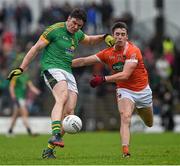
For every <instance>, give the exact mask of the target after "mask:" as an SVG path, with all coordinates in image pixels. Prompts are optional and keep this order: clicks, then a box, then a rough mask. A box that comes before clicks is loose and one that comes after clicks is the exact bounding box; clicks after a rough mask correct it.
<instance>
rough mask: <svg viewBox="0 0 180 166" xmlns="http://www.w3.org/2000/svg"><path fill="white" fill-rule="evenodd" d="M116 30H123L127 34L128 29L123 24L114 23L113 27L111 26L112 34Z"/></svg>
mask: <svg viewBox="0 0 180 166" xmlns="http://www.w3.org/2000/svg"><path fill="white" fill-rule="evenodd" d="M117 28H124V29H126V31H127V33H128V27H127V25H126V23H124V22H116V23H114V25H113V26H112V33H114V31H115V29H117Z"/></svg>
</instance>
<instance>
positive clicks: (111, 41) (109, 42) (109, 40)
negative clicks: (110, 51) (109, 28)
mask: <svg viewBox="0 0 180 166" xmlns="http://www.w3.org/2000/svg"><path fill="white" fill-rule="evenodd" d="M104 41H105V43H106V44H107V45H108V46H109V47H112V46H114V44H115V39H114V37H113V36H111V35H109V34H105V35H104Z"/></svg>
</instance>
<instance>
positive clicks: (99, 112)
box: [0, 0, 180, 130]
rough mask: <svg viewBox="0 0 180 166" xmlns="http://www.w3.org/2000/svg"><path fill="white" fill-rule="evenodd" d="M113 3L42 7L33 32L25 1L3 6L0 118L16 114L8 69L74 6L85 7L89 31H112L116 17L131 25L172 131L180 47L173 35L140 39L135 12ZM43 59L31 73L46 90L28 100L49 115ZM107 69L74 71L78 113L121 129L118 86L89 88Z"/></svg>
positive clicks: (157, 104) (159, 109)
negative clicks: (118, 10) (119, 8)
mask: <svg viewBox="0 0 180 166" xmlns="http://www.w3.org/2000/svg"><path fill="white" fill-rule="evenodd" d="M110 2H111V1H108V0H107V1H104V3H103V5H100V4H97V3H95V2H92V3H86V4H84V5H83V6H76V5H75V6H72V5H71V4H70V3H68V2H65V3H64V4H63V5H59V4H56V3H52V4H51V6H48V7H46V8H44V9H43V10H42V12H41V15H40V18H39V20H38V22H37V26H36V28H35V29H34V30H33V31H32V28H31V25H32V22H33V15H32V10H31V8H30V7H29V6H28V5H27V4H26V3H25V2H22V3H19V4H17V5H16V6H11V5H10V6H8V5H3V8H1V9H0V116H9V115H10V114H11V113H12V111H11V110H12V108H11V99H10V96H9V90H8V81H7V80H6V77H7V74H8V72H9V71H10V70H11V69H12V68H15V67H17V66H18V64H19V63H20V62H21V60H22V57H23V56H24V55H25V53H27V51H28V50H29V48H30V47H31V46H32V45H33V44H34V43H35V42H36V41H37V40H38V38H39V36H40V34H41V33H42V32H43V30H44V29H45V27H47V26H48V25H50V24H53V23H55V22H58V21H65V20H66V19H67V16H68V14H69V13H70V12H71V11H72V8H74V7H82V8H84V9H85V10H86V11H87V23H86V26H85V27H84V28H83V30H84V32H85V33H87V34H99V33H100V34H101V33H102V34H103V33H111V31H110V28H111V25H112V23H113V22H114V21H124V22H126V23H127V25H128V28H129V39H130V40H132V41H133V42H134V43H135V44H137V45H138V46H139V47H140V48H141V49H142V52H143V58H144V61H145V65H146V67H147V69H148V72H149V78H150V85H151V88H152V90H153V98H154V99H153V101H154V113H155V114H157V115H159V116H161V117H162V125H164V126H165V128H166V129H167V130H173V128H174V125H175V124H174V120H173V116H174V114H179V113H180V104H179V101H180V96H179V95H180V71H179V70H178V66H180V55H179V54H180V51H179V50H178V49H177V47H176V45H177V43H176V42H174V41H173V40H172V39H171V36H166V35H164V36H163V37H162V38H161V40H159V38H158V37H157V36H156V35H155V36H152V38H151V39H150V40H149V39H148V40H146V39H143V40H141V36H140V35H141V34H138V35H139V36H138V35H137V34H136V33H135V32H134V30H133V29H134V25H135V23H136V19H135V18H134V17H133V15H131V13H129V12H127V13H124V14H122V15H121V16H119V18H115V17H114V15H113V10H114V9H113V6H112V4H111V3H110ZM179 29H180V27H179ZM104 47H105V45H100V46H98V47H95V48H93V49H92V48H90V47H81V46H80V48H79V49H78V51H77V56H84V55H90V54H92V53H94V52H97V51H98V50H100V49H102V48H104ZM80 53H81V54H80ZM39 59H40V56H38V58H37V59H36V60H35V61H34V62H33V63H32V64H31V66H30V69H29V70H28V71H27V72H29V74H30V76H31V80H32V81H33V82H34V83H35V84H36V85H37V86H38V87H39V89H40V90H41V91H42V92H43V93H41V95H40V96H39V97H37V98H35V96H34V95H33V94H32V93H31V92H28V93H27V104H28V109H29V111H30V113H31V115H36V116H46V115H49V114H50V112H49V110H50V108H51V106H52V103H53V98H52V96H50V93H49V92H48V89H47V88H46V86H45V84H44V82H43V79H42V78H41V77H40V66H39ZM109 72H110V71H108V70H107V69H106V68H104V67H102V66H101V65H100V64H98V65H95V66H93V67H86V68H79V69H75V70H74V74H75V77H76V80H77V82H78V88H79V101H78V105H77V114H78V115H79V116H81V117H82V118H83V119H85V120H86V122H87V123H88V125H87V126H89V127H90V128H94V129H101V128H103V127H105V128H107V129H108V128H109V127H110V126H111V129H118V125H114V124H116V122H117V121H118V119H119V118H118V117H119V115H118V111H117V108H116V106H114V105H113V103H114V101H115V100H116V98H115V96H114V94H115V93H114V88H113V86H114V85H113V84H108V85H104V86H101V87H98V88H96V89H91V88H90V87H89V84H88V82H89V79H90V78H91V76H92V74H108V73H109ZM97 103H98V104H97ZM95 119H97V123H96V124H97V125H96V126H93V125H94V124H95V123H94V120H95ZM104 122H109V123H104ZM109 124H111V125H109Z"/></svg>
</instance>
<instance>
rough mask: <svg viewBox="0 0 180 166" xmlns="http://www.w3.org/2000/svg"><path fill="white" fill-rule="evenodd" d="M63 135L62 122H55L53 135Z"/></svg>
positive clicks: (53, 123)
mask: <svg viewBox="0 0 180 166" xmlns="http://www.w3.org/2000/svg"><path fill="white" fill-rule="evenodd" d="M59 133H61V121H58V120H57V121H53V122H52V134H53V135H56V134H59Z"/></svg>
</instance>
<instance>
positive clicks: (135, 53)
mask: <svg viewBox="0 0 180 166" xmlns="http://www.w3.org/2000/svg"><path fill="white" fill-rule="evenodd" d="M141 59H142V54H141V51H140V49H139V48H137V47H135V48H133V49H130V51H129V52H128V54H127V59H126V61H125V62H136V63H138V62H139V61H140V60H141Z"/></svg>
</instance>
